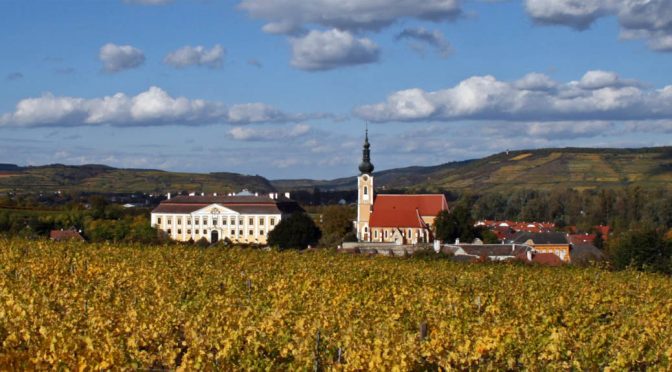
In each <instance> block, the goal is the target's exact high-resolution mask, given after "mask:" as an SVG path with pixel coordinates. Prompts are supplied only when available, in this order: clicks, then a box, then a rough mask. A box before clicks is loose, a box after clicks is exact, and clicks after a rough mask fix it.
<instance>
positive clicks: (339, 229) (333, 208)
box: [320, 205, 356, 247]
mask: <svg viewBox="0 0 672 372" xmlns="http://www.w3.org/2000/svg"><path fill="white" fill-rule="evenodd" d="M355 218H356V213H355V209H354V208H352V207H350V206H346V205H330V206H328V207H325V208H324V210H323V211H322V222H321V223H320V229H321V230H322V239H321V240H320V245H321V246H323V247H335V246H336V245H338V244H341V242H343V238H344V237H345V236H346V235H347V234H348V233H349V232H351V231H352V230H353V228H354V226H353V223H352V221H354V219H355Z"/></svg>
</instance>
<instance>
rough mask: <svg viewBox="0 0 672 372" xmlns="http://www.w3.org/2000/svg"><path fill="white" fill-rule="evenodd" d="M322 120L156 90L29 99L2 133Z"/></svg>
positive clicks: (2, 121) (5, 120) (4, 119)
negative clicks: (56, 128) (10, 129)
mask: <svg viewBox="0 0 672 372" xmlns="http://www.w3.org/2000/svg"><path fill="white" fill-rule="evenodd" d="M321 117H326V115H323V114H288V113H285V112H283V111H281V110H279V109H276V108H274V107H272V106H269V105H267V104H264V103H245V104H236V105H231V106H227V105H225V104H223V103H221V102H212V101H206V100H202V99H189V98H186V97H171V96H170V95H169V94H168V93H167V92H166V91H164V90H162V89H161V88H158V87H154V86H153V87H150V88H149V89H148V90H147V91H145V92H142V93H140V94H138V95H136V96H128V95H126V94H124V93H117V94H114V95H112V96H105V97H102V98H92V99H86V98H78V97H59V96H55V95H53V94H51V93H46V94H43V95H42V96H40V97H36V98H26V99H23V100H21V101H19V103H17V105H16V109H15V110H14V112H11V113H5V114H2V115H0V127H2V126H5V127H10V126H11V127H43V126H60V127H71V126H96V125H113V126H156V125H204V124H215V123H226V124H249V123H287V122H298V121H302V120H306V119H310V118H321Z"/></svg>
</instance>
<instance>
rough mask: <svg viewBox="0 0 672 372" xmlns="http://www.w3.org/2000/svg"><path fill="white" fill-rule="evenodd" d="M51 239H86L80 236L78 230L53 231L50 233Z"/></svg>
mask: <svg viewBox="0 0 672 372" xmlns="http://www.w3.org/2000/svg"><path fill="white" fill-rule="evenodd" d="M49 239H51V240H56V241H60V240H81V241H83V240H84V238H83V237H82V235H80V233H79V232H77V230H51V232H50V233H49Z"/></svg>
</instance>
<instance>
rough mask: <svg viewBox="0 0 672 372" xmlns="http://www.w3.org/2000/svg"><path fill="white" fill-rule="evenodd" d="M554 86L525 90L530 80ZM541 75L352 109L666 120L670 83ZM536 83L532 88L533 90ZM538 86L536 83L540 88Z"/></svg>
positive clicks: (469, 82) (460, 116) (671, 110)
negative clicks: (560, 80)
mask: <svg viewBox="0 0 672 372" xmlns="http://www.w3.org/2000/svg"><path fill="white" fill-rule="evenodd" d="M544 81H545V82H546V83H549V84H545V85H546V86H554V88H553V89H547V90H529V88H530V86H533V87H534V84H532V83H531V82H544ZM550 82H551V80H550V78H548V79H546V78H544V77H543V76H542V75H540V74H539V75H534V76H532V77H531V75H528V76H526V77H525V78H523V79H521V80H519V81H517V82H504V81H499V80H497V79H496V78H495V77H493V76H489V75H487V76H474V77H471V78H468V79H466V80H463V81H462V82H460V83H459V84H458V85H456V86H454V87H452V88H448V89H444V90H438V91H434V92H426V91H424V90H422V89H418V88H414V89H407V90H402V91H398V92H395V93H392V94H391V95H390V96H388V98H387V100H386V102H382V103H377V104H372V105H365V106H361V107H358V108H356V109H355V112H356V114H357V115H359V116H360V117H362V118H364V119H367V120H371V121H377V122H388V121H427V120H436V121H455V120H498V121H502V120H505V121H564V120H570V121H574V120H620V121H623V120H650V119H667V118H672V85H669V86H666V87H664V88H662V89H648V88H645V87H644V85H643V84H641V83H639V82H635V81H629V80H622V79H620V78H619V77H618V76H617V75H616V74H613V73H609V72H604V71H589V72H588V73H586V74H585V75H584V77H583V78H582V79H581V80H580V81H571V82H569V83H565V84H558V85H557V86H555V85H554V84H552V83H550ZM538 86H539V84H537V87H538ZM543 86H544V84H542V87H543Z"/></svg>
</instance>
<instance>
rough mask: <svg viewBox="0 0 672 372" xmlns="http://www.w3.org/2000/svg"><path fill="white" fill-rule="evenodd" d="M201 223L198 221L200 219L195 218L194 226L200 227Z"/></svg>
mask: <svg viewBox="0 0 672 372" xmlns="http://www.w3.org/2000/svg"><path fill="white" fill-rule="evenodd" d="M199 223H200V221H199V220H198V217H196V218H194V225H198V224H199Z"/></svg>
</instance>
